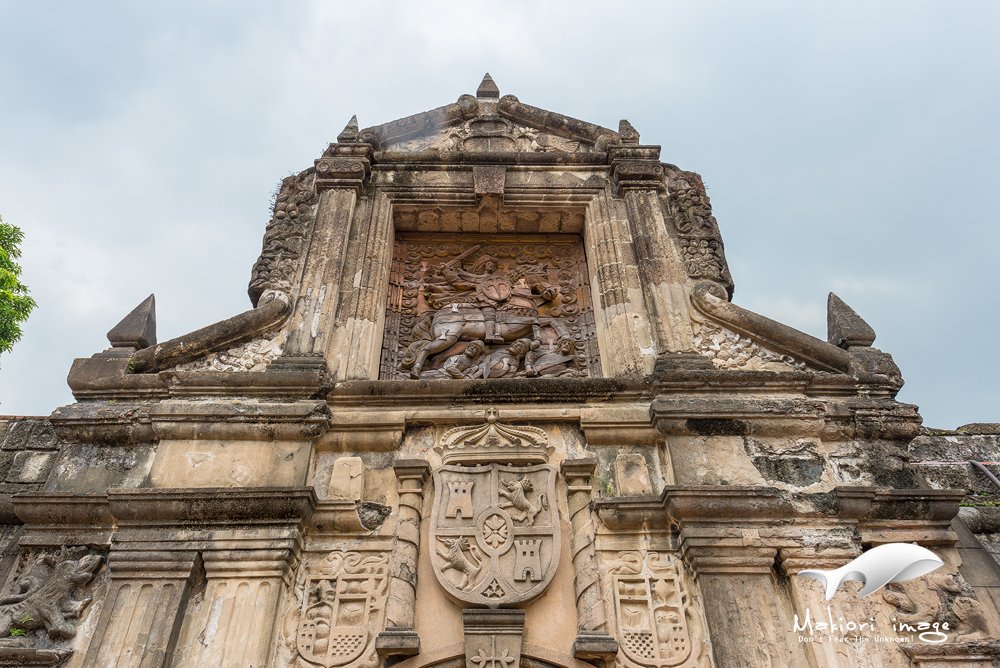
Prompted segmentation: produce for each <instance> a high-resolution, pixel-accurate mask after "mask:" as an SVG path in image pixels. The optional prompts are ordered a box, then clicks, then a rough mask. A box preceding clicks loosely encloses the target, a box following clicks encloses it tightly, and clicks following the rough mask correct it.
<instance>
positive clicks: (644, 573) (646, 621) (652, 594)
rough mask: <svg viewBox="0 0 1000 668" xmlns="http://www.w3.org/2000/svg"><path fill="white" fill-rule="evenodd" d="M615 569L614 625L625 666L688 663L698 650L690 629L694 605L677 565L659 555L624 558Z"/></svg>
mask: <svg viewBox="0 0 1000 668" xmlns="http://www.w3.org/2000/svg"><path fill="white" fill-rule="evenodd" d="M610 566H611V568H610V578H609V580H610V583H609V584H610V585H611V590H612V596H613V600H614V608H615V624H616V626H617V627H618V642H619V648H620V651H621V653H622V654H624V655H625V658H626V659H628V661H627V662H626V665H632V666H644V667H647V668H654V667H655V668H672V667H674V666H681V665H682V664H685V662H687V661H688V660H689V659H691V658H692V649H693V648H692V638H691V631H690V629H689V628H688V617H689V615H690V614H691V610H690V606H691V600H690V596H689V594H688V592H687V590H686V588H685V585H684V581H683V577H682V575H681V572H680V568H679V565H678V562H677V561H676V560H675V559H671V558H669V557H666V556H665V555H661V554H657V553H655V552H650V553H649V554H647V555H645V558H643V556H640V555H639V554H638V553H625V554H623V555H621V556H620V557H619V558H618V559H616V560H614V561H612V562H611V564H610ZM696 654H697V653H696Z"/></svg>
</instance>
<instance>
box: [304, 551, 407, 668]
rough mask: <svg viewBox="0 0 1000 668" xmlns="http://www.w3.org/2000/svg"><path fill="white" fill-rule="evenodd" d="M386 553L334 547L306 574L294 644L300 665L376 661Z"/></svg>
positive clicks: (326, 666)
mask: <svg viewBox="0 0 1000 668" xmlns="http://www.w3.org/2000/svg"><path fill="white" fill-rule="evenodd" d="M388 584H389V555H388V554H387V553H384V552H383V553H378V554H368V555H364V554H362V553H359V552H342V551H339V550H338V551H334V552H331V553H330V555H329V556H328V557H327V558H326V563H325V564H324V566H323V567H322V568H320V569H317V570H316V571H315V572H313V573H309V574H308V575H307V576H306V582H305V587H304V591H303V601H302V611H301V614H300V617H299V627H298V632H297V634H296V648H297V649H298V654H299V658H300V659H301V660H302V662H303V665H317V666H323V667H324V668H333V667H334V666H345V667H347V668H354V667H356V666H362V665H364V666H367V665H369V664H371V665H375V664H377V663H378V657H377V656H376V655H375V648H374V642H373V641H374V639H375V636H376V635H377V634H378V632H379V630H380V629H381V628H382V624H383V620H384V616H385V600H386V590H387V588H388Z"/></svg>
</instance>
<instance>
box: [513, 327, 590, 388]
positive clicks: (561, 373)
mask: <svg viewBox="0 0 1000 668" xmlns="http://www.w3.org/2000/svg"><path fill="white" fill-rule="evenodd" d="M523 375H525V376H527V377H529V378H536V377H537V378H575V377H577V376H580V375H582V374H581V373H580V370H579V369H577V368H576V341H574V340H573V337H572V336H560V337H559V338H558V339H557V340H556V345H555V349H554V350H545V351H539V350H534V349H533V350H531V351H530V352H529V353H528V354H527V355H526V356H525V359H524V373H523Z"/></svg>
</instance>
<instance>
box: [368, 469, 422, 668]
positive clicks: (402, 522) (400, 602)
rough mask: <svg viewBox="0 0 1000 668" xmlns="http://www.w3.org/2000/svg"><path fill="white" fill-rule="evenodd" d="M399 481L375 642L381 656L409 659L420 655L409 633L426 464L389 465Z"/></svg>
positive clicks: (414, 635)
mask: <svg viewBox="0 0 1000 668" xmlns="http://www.w3.org/2000/svg"><path fill="white" fill-rule="evenodd" d="M393 469H395V471H396V479H397V481H398V482H399V487H398V491H399V519H398V520H397V522H396V547H395V548H394V549H393V551H392V557H391V560H390V566H389V568H390V571H389V573H390V579H389V600H388V602H387V603H386V614H385V617H386V622H385V630H384V631H383V632H382V633H380V634H379V636H378V638H377V639H376V641H375V649H376V651H378V653H379V655H381V656H391V655H399V656H411V655H413V654H418V653H419V652H420V637H419V636H418V635H417V633H416V632H415V631H414V630H413V619H414V616H415V611H414V605H415V603H416V598H417V558H418V556H419V554H420V516H421V509H422V508H423V504H424V483H425V482H426V481H427V475H428V473H430V465H428V463H427V462H425V461H424V460H422V459H402V460H399V461H397V462H396V463H395V464H393Z"/></svg>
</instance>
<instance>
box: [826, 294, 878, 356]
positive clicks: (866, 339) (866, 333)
mask: <svg viewBox="0 0 1000 668" xmlns="http://www.w3.org/2000/svg"><path fill="white" fill-rule="evenodd" d="M826 332H827V334H826V340H827V341H829V342H830V343H832V344H833V345H835V346H838V347H840V348H843V349H844V350H847V349H848V348H850V347H851V346H870V345H871V344H872V343H874V342H875V330H874V329H872V328H871V325H869V324H868V323H867V322H865V321H864V319H863V318H862V317H861V316H860V315H858V314H857V313H856V312H855V311H854V309H852V308H851V307H850V306H848V305H847V304H845V303H844V300H842V299H841V298H840V297H838V296H837V295H835V294H833V293H832V292H831V293H830V296H829V298H827V300H826Z"/></svg>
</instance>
